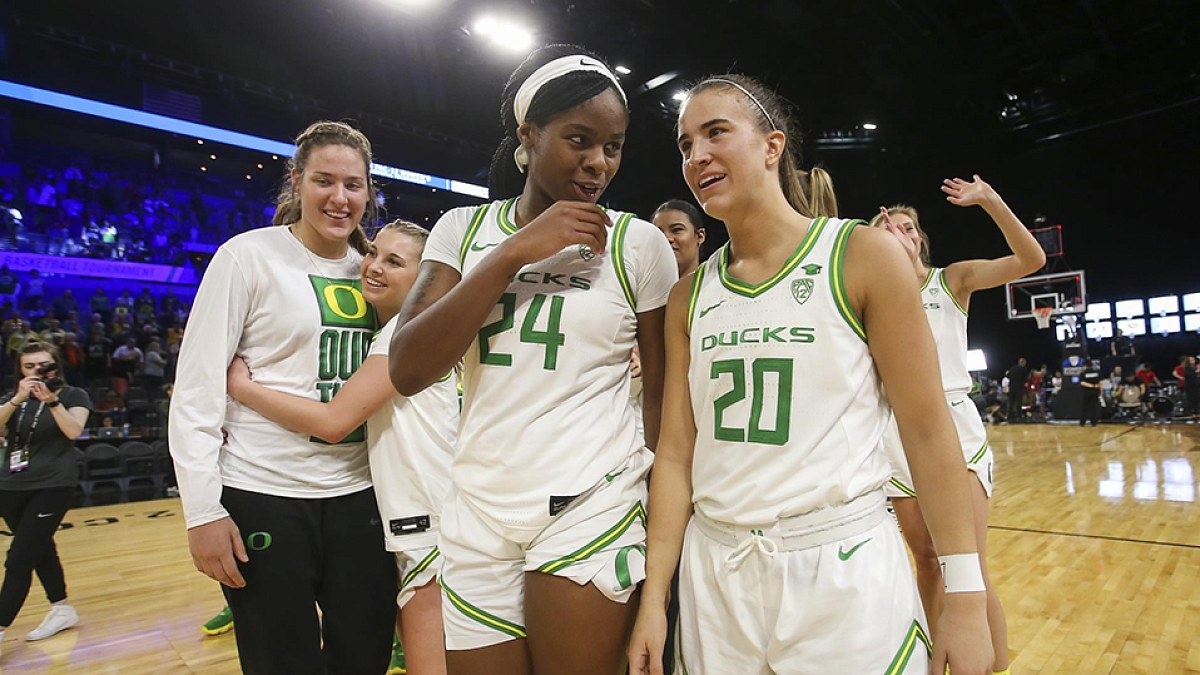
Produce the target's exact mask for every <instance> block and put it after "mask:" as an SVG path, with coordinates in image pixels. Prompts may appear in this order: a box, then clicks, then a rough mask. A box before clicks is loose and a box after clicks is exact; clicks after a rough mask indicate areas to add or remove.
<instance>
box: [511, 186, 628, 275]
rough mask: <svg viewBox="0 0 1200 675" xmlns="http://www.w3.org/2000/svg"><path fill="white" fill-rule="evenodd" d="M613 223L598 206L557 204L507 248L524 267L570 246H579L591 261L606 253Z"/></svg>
mask: <svg viewBox="0 0 1200 675" xmlns="http://www.w3.org/2000/svg"><path fill="white" fill-rule="evenodd" d="M612 224H613V223H612V220H611V219H610V218H609V217H608V214H607V213H605V212H604V209H602V208H600V207H599V206H596V205H595V204H590V203H588V202H569V201H562V202H555V203H554V204H553V205H552V206H551V207H550V208H548V209H546V210H545V211H543V212H542V214H541V215H539V216H538V217H537V218H534V219H533V220H532V221H530V222H529V224H528V225H526V226H525V227H522V228H521V229H520V230H519V231H518V232H517V233H516V234H514V235H513V236H511V237H509V238H508V240H507V241H506V242H505V246H506V247H508V248H509V249H510V251H511V252H512V255H513V256H514V257H515V258H516V260H518V261H519V262H520V263H521V264H523V265H528V264H530V263H535V262H538V261H539V260H545V259H546V258H549V257H550V256H552V255H554V254H556V253H558V252H559V251H561V250H563V249H564V248H567V247H568V246H571V245H577V246H579V248H580V249H581V251H580V255H581V256H582V257H583V258H584V259H585V260H591V257H592V256H597V255H600V254H601V253H603V252H604V247H605V245H606V244H607V243H608V228H610V227H612ZM584 247H587V248H586V249H585V248H584Z"/></svg>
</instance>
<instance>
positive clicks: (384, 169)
mask: <svg viewBox="0 0 1200 675" xmlns="http://www.w3.org/2000/svg"><path fill="white" fill-rule="evenodd" d="M0 96H3V97H6V98H12V99H16V100H18V101H27V102H29V103H36V104H38V105H44V106H49V107H51V108H58V109H59V110H69V111H71V112H77V113H81V114H84V115H91V116H93V117H101V118H104V119H107V120H113V121H115V122H124V123H126V124H134V125H137V126H140V127H145V128H147V129H157V130H159V131H167V132H170V133H173V134H180V135H183V136H190V137H192V138H195V139H197V140H207V141H213V142H215V143H223V144H225V145H232V146H235V147H239V148H245V149H247V150H256V151H258V152H264V153H268V154H271V155H283V156H286V157H291V156H292V153H293V152H295V149H296V146H294V145H292V144H291V143H284V142H282V141H272V140H270V139H267V138H261V137H258V136H251V135H250V134H243V133H241V132H237V131H230V130H228V129H220V128H217V127H210V126H208V125H206V124H197V123H195V122H188V121H185V120H179V119H175V118H174V117H167V116H165V115H157V114H154V113H148V112H144V111H141V110H134V109H132V108H125V107H122V106H119V105H112V104H110V103H101V102H99V101H92V100H90V99H86V98H80V97H78V96H71V95H69V94H60V93H58V92H54V91H49V90H47V89H39V88H37V87H30V86H27V85H23V84H17V83H15V82H8V81H6V80H0ZM371 173H372V174H373V175H376V176H381V177H383V178H390V179H392V180H398V181H402V182H405V183H413V184H415V185H423V186H425V187H429V188H433V189H437V190H448V191H450V192H454V193H457V194H460V195H468V196H471V197H478V198H480V199H487V197H488V190H487V188H486V187H485V186H483V185H475V184H473V183H464V182H462V181H457V180H452V179H449V178H442V177H441V176H432V175H430V174H425V173H421V172H419V171H411V170H409V169H401V168H399V167H394V166H388V165H387V164H379V163H374V164H372V165H371Z"/></svg>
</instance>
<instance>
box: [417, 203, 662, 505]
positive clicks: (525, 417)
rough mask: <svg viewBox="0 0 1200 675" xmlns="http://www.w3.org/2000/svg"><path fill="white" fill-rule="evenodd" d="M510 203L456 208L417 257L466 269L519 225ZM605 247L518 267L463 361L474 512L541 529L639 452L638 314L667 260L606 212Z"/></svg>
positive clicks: (460, 482)
mask: <svg viewBox="0 0 1200 675" xmlns="http://www.w3.org/2000/svg"><path fill="white" fill-rule="evenodd" d="M515 203H516V200H515V199H510V200H506V201H497V202H492V203H491V204H487V205H485V206H482V207H478V208H463V209H455V210H453V211H451V212H449V213H447V214H446V215H445V216H443V218H442V219H441V220H440V221H439V223H438V225H437V226H436V227H435V228H434V230H433V233H432V235H431V236H430V239H429V243H428V244H427V246H426V248H425V256H424V260H426V261H429V260H432V261H437V262H441V263H444V264H447V265H450V266H451V267H454V268H455V269H457V270H459V272H460V273H461V274H462V275H463V276H464V277H465V276H467V275H468V274H470V272H471V270H472V269H474V267H475V266H476V265H478V264H479V263H480V261H482V260H483V259H484V257H485V256H487V255H488V254H490V253H491V252H492V251H493V250H494V249H495V247H496V246H498V245H499V244H500V243H501V242H503V241H504V240H505V239H506V238H507V237H509V236H510V235H512V234H514V233H516V231H517V228H516V225H515V224H514V222H513V208H514V204H515ZM608 214H609V216H610V217H611V218H612V221H613V223H614V227H613V228H612V230H610V232H609V237H608V249H607V250H605V251H596V252H595V253H594V256H593V257H591V258H590V259H584V257H583V256H582V255H581V254H580V252H579V247H578V246H570V247H567V248H566V249H563V250H562V251H561V252H559V253H557V254H555V255H554V256H551V257H550V258H547V259H545V260H542V261H539V262H536V263H533V264H530V265H526V266H525V267H524V268H522V269H521V271H520V272H519V273H518V274H517V275H516V277H515V278H514V279H513V281H512V283H511V284H509V286H508V289H507V290H506V292H505V293H504V295H502V296H501V297H500V300H499V302H497V304H496V307H495V308H494V309H493V310H492V312H491V314H490V315H489V316H488V318H487V321H486V322H485V323H484V325H483V327H482V328H481V329H480V331H479V335H478V336H477V337H476V339H475V341H474V342H473V343H472V345H471V347H470V349H468V350H467V352H466V354H465V355H464V356H463V368H464V371H463V408H462V419H461V423H460V427H459V435H458V446H457V448H456V450H455V457H454V465H453V476H454V482H455V485H456V486H457V487H458V489H459V490H460V491H461V492H462V494H463V496H464V497H466V498H467V499H468V500H470V501H471V502H472V503H474V504H475V505H476V506H477V507H478V508H479V509H480V510H481V511H484V512H485V513H488V514H489V515H491V516H492V517H494V518H497V519H499V520H502V521H504V522H508V523H511V524H528V525H530V526H535V525H538V523H544V521H545V520H546V519H547V518H548V517H549V516H550V514H551V512H552V511H554V509H553V508H552V507H551V503H552V502H555V501H556V498H558V499H557V503H559V504H561V503H562V499H561V498H563V497H572V496H575V495H578V494H580V493H582V492H584V491H585V490H587V489H588V488H590V487H592V486H593V485H595V484H596V483H598V482H600V481H602V480H604V477H605V474H606V473H607V472H610V471H613V470H615V469H617V468H618V467H620V466H622V465H623V464H624V463H625V462H626V460H627V459H628V458H629V457H630V456H631V455H632V454H633V453H634V452H635V451H637V450H638V449H639V448H641V447H642V439H641V438H640V436H639V435H638V433H637V427H636V424H635V422H634V414H633V409H632V407H631V406H630V405H629V367H630V354H631V352H632V350H633V345H634V342H635V338H636V334H637V312H646V311H650V310H653V309H657V308H660V307H662V306H664V305H665V304H666V300H667V296H668V295H669V293H670V290H671V286H672V285H673V284H674V282H675V280H676V276H677V273H676V271H675V258H674V257H673V255H672V253H671V248H670V245H669V244H668V243H667V240H666V238H665V237H663V236H662V233H660V232H659V231H658V229H657V228H655V227H654V226H653V225H651V224H650V223H647V222H645V221H642V220H637V219H635V218H633V216H632V214H627V213H621V212H618V211H609V212H608Z"/></svg>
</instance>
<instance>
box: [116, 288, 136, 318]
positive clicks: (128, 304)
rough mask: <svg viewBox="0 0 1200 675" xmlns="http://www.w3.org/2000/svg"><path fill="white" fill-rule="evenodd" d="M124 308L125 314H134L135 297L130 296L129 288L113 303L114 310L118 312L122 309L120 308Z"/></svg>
mask: <svg viewBox="0 0 1200 675" xmlns="http://www.w3.org/2000/svg"><path fill="white" fill-rule="evenodd" d="M122 307H124V308H125V311H124V312H123V313H124V314H132V313H133V296H131V295H129V289H128V288H126V289H125V290H123V291H121V296H120V297H118V298H117V299H116V300H115V301H114V302H113V308H114V310H116V309H120V308H122Z"/></svg>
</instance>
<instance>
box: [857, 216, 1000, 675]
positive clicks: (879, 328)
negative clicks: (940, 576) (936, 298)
mask: <svg viewBox="0 0 1200 675" xmlns="http://www.w3.org/2000/svg"><path fill="white" fill-rule="evenodd" d="M845 265H846V268H845V269H846V274H845V277H846V290H847V293H848V294H849V295H850V297H851V303H852V306H853V307H854V309H855V310H856V311H857V312H858V313H859V316H861V317H862V319H863V324H864V325H865V327H866V332H867V341H868V344H869V345H870V350H871V355H872V357H873V358H874V360H875V364H876V366H877V367H878V369H879V374H880V376H881V377H882V378H883V383H884V386H885V387H886V388H887V391H888V398H889V399H890V400H891V403H892V409H893V410H894V411H895V414H896V422H897V424H898V425H899V427H900V438H901V440H902V441H903V444H904V448H905V450H906V454H907V456H908V463H909V465H910V466H911V468H912V473H913V480H914V482H915V483H916V488H917V494H919V495H921V509H922V511H923V512H924V514H925V520H926V522H927V524H928V526H929V532H930V534H931V535H932V537H933V542H934V546H935V547H936V549H937V552H938V555H939V558H943V559H944V558H945V557H946V556H955V555H966V556H968V558H969V556H971V555H974V554H977V548H976V545H975V529H974V520H973V508H972V503H971V493H970V484H969V483H968V474H967V467H966V464H965V463H964V462H963V458H962V452H961V451H960V450H959V443H958V436H957V434H956V432H955V430H954V425H953V422H952V421H951V419H950V411H949V408H948V407H947V406H946V399H945V397H944V395H943V393H942V383H941V378H940V369H939V367H938V362H937V349H936V347H935V345H934V341H933V334H932V333H931V332H930V329H929V322H928V321H926V320H925V312H924V308H923V307H922V304H921V296H920V292H919V290H918V288H917V279H916V277H915V276H914V275H913V274H912V266H911V264H910V263H909V260H908V258H907V256H906V255H905V253H904V251H902V250H901V248H900V245H899V243H898V242H897V241H896V239H895V237H893V236H891V235H890V234H888V233H887V232H885V231H882V230H875V229H868V228H857V229H856V230H855V231H854V233H853V234H852V235H851V237H850V245H849V247H848V249H847V252H846V261H845ZM961 560H963V559H962V558H955V559H954V560H953V562H954V563H956V564H957V563H958V562H959V561H961ZM975 561H976V562H975V564H976V570H978V569H979V567H978V557H977V556H976V558H975ZM950 577H951V575H947V578H950ZM986 614H987V601H986V596H985V594H984V588H983V582H982V575H980V577H979V584H978V589H977V590H974V591H972V592H956V589H955V588H948V589H947V593H946V600H945V611H944V612H943V613H942V616H941V618H940V620H939V621H938V625H937V627H936V628H935V629H934V631H933V634H934V636H935V641H934V658H933V669H932V670H931V671H930V672H931V673H934V674H936V675H942V673H943V672H944V670H945V666H946V664H947V663H949V664H950V667H951V670H952V671H953V672H954V673H956V675H968V674H969V675H984V674H985V673H990V672H991V668H990V667H991V665H992V643H991V636H990V634H989V632H988V625H987V616H986Z"/></svg>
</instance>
